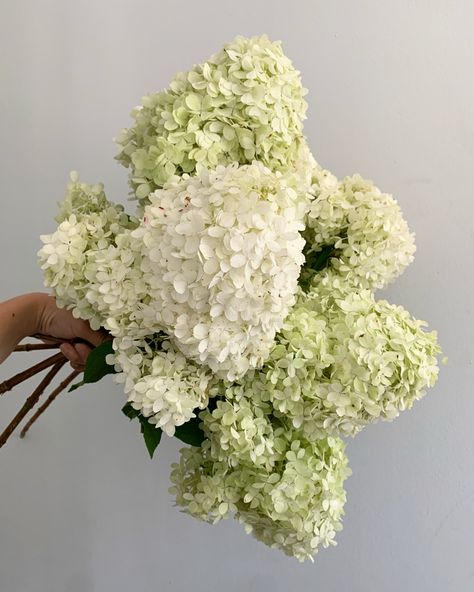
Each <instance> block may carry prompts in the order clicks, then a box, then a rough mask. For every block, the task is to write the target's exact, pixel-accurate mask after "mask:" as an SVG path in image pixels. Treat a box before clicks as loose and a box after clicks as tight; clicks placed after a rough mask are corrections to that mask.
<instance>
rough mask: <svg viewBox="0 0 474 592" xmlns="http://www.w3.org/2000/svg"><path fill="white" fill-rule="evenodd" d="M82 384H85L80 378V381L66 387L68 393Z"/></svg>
mask: <svg viewBox="0 0 474 592" xmlns="http://www.w3.org/2000/svg"><path fill="white" fill-rule="evenodd" d="M84 384H86V383H85V382H84V381H83V380H81V382H76V383H75V384H73V385H72V386H71V387H70V388H69V389H68V393H70V392H71V391H75V390H76V389H78V388H79V387H80V386H83V385H84Z"/></svg>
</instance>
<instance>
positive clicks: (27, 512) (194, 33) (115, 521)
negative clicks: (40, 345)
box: [0, 0, 474, 592]
mask: <svg viewBox="0 0 474 592" xmlns="http://www.w3.org/2000/svg"><path fill="white" fill-rule="evenodd" d="M1 14H2V16H1V24H0V29H1V30H0V39H1V41H0V43H1V45H2V48H1V51H0V68H1V70H0V72H1V73H0V76H1V78H0V80H1V92H0V105H1V108H0V126H1V136H0V180H1V193H2V195H1V202H0V204H1V205H0V221H1V234H0V273H1V280H0V281H1V286H0V300H4V299H7V298H9V297H11V296H13V295H15V294H20V293H24V292H28V291H36V290H38V289H41V288H42V277H41V273H40V271H39V268H38V267H37V265H36V251H37V250H38V248H39V246H40V241H39V235H40V234H43V233H47V232H51V231H52V230H53V228H54V222H53V217H54V215H55V214H56V202H57V201H58V200H60V199H62V197H63V194H64V187H65V184H66V182H67V176H68V173H69V171H70V170H71V169H77V170H78V171H79V172H80V174H81V176H82V178H83V179H84V180H85V181H90V182H95V181H99V180H102V181H104V182H105V186H106V190H107V191H108V195H109V196H110V197H111V198H112V199H115V200H117V201H123V202H124V203H125V202H126V194H127V186H126V171H125V170H124V169H122V167H120V166H119V165H118V163H117V162H116V161H114V160H113V158H112V157H113V155H114V154H115V153H116V147H115V145H114V143H113V142H112V138H113V137H114V136H115V135H116V134H117V132H118V131H119V130H120V129H121V128H122V127H125V126H127V125H129V123H130V119H129V112H130V110H131V108H132V107H133V106H134V105H136V104H137V103H138V102H139V99H140V97H141V96H142V95H143V94H145V93H147V92H151V91H153V90H158V89H160V88H162V87H165V86H166V85H167V84H168V81H169V79H170V77H171V76H172V74H173V73H175V72H176V71H178V70H184V69H187V68H188V67H190V66H191V65H192V64H193V63H196V62H198V61H201V60H203V59H205V58H206V57H207V56H209V55H210V54H211V53H213V52H214V51H216V50H217V49H219V47H220V46H221V45H222V44H223V43H224V42H225V41H228V40H230V39H232V38H233V37H234V36H235V35H236V34H239V33H240V34H245V35H251V34H260V33H263V32H267V33H268V34H269V35H270V36H271V37H272V38H274V39H282V41H283V43H284V49H285V51H286V53H287V54H288V55H289V56H290V57H291V58H292V59H293V61H294V63H295V64H296V66H297V67H298V68H299V69H300V70H301V71H302V76H303V82H304V84H305V86H306V87H307V88H309V91H310V94H309V97H308V98H309V103H310V109H309V118H308V120H307V123H306V132H307V135H308V138H309V140H310V144H311V146H312V148H313V152H314V154H315V156H316V158H317V159H318V161H319V162H321V163H322V164H323V165H325V166H326V167H328V168H330V169H331V170H333V171H334V172H335V173H336V174H337V175H339V176H344V175H346V174H351V173H354V172H360V173H361V174H362V175H365V176H366V177H369V178H372V179H373V180H374V181H375V182H376V183H377V184H378V185H379V186H380V187H381V188H382V189H383V190H385V191H387V192H391V193H393V194H394V195H395V196H396V197H397V198H398V199H399V201H400V203H401V205H402V208H403V209H404V212H405V214H406V217H407V219H408V221H409V223H410V225H411V227H412V228H413V230H415V231H416V234H417V244H418V251H417V255H416V260H415V262H414V263H413V265H412V266H411V267H410V269H409V270H408V271H406V273H405V274H404V275H403V276H402V277H401V278H400V279H399V280H398V281H397V283H396V284H395V285H394V286H393V287H391V288H390V290H388V291H387V292H386V294H385V295H386V296H387V297H388V298H389V299H390V300H391V301H393V302H397V303H400V304H403V305H404V306H406V307H407V308H408V309H409V310H410V311H411V312H412V313H413V314H415V315H416V316H418V317H421V318H423V319H426V320H427V321H429V323H430V325H431V326H432V327H433V328H436V329H438V331H439V337H440V340H441V343H442V345H443V346H444V352H445V354H446V355H448V356H449V358H450V363H449V365H448V366H447V367H442V371H441V376H440V379H439V382H438V384H437V386H436V388H434V389H433V390H432V391H431V392H430V393H429V394H428V396H427V397H426V398H424V399H423V400H422V401H421V402H419V403H417V404H416V405H415V407H414V409H413V410H412V411H411V412H407V413H405V414H404V415H402V416H401V417H400V418H399V419H398V420H397V421H395V422H394V423H391V424H390V423H386V424H378V425H376V426H373V427H369V428H368V429H366V430H365V431H364V432H363V433H362V434H361V435H360V436H358V437H357V438H356V439H354V440H351V441H350V442H349V444H348V454H349V457H350V461H351V466H352V469H353V476H352V477H351V478H350V479H349V480H348V481H347V490H348V503H347V507H346V510H347V511H346V516H345V520H344V525H345V528H344V530H343V531H342V533H340V534H339V536H338V541H339V545H338V547H335V548H331V549H328V550H323V551H321V552H320V554H319V555H318V556H317V558H316V562H315V564H313V565H312V564H304V565H300V564H299V563H298V562H296V561H295V560H292V559H289V558H286V557H285V556H283V555H282V554H280V553H278V552H276V551H271V550H269V549H267V548H266V547H264V546H263V545H261V544H260V543H257V542H256V541H254V540H253V539H252V538H251V537H249V536H247V535H245V533H244V531H243V530H242V529H241V527H240V526H239V525H238V524H237V523H233V522H227V523H225V524H222V525H219V526H217V527H211V526H208V525H206V524H202V523H199V522H197V521H195V520H194V519H192V518H190V517H188V516H186V515H184V514H181V513H180V512H179V511H178V510H177V509H175V508H173V506H172V498H171V496H170V495H169V494H168V492H167V488H168V486H169V479H168V475H169V465H170V463H171V462H172V461H173V460H174V459H176V458H177V451H178V448H179V443H178V442H177V441H174V440H166V439H164V442H163V444H162V446H161V448H160V449H159V453H158V455H157V456H156V458H155V459H154V460H153V461H150V460H149V459H148V458H147V455H146V451H145V449H144V447H143V444H142V442H141V439H140V437H139V434H138V426H137V425H133V424H129V423H128V421H127V420H126V419H125V418H124V417H123V416H122V415H121V413H120V408H121V406H122V404H123V402H124V395H123V393H122V392H121V391H120V389H119V387H118V386H115V385H114V384H113V383H112V381H104V382H101V383H100V384H99V385H97V386H96V387H95V388H90V389H88V390H87V391H85V390H83V391H77V393H74V394H69V395H64V396H63V397H62V399H61V400H58V401H57V402H56V403H55V405H54V406H53V407H52V408H51V410H50V412H48V414H47V416H45V417H44V418H43V419H42V420H41V422H38V424H37V425H36V426H35V428H34V429H33V430H32V432H31V434H30V435H29V436H28V438H27V439H26V440H25V441H21V440H19V439H18V438H17V437H14V438H13V439H12V441H11V442H10V443H9V444H8V445H7V446H6V447H5V448H3V449H2V450H1V452H0V480H1V485H0V529H1V534H0V589H1V590H2V592H3V591H4V592H65V591H67V592H82V591H87V592H89V591H97V592H99V591H100V592H104V591H109V590H110V591H112V590H113V591H114V592H128V591H130V590H140V591H148V590H150V591H151V590H160V591H165V590H166V591H168V590H173V591H182V590H193V591H195V592H201V591H206V592H207V591H214V590H226V591H227V592H234V591H235V592H237V591H242V590H244V591H252V590H255V591H257V590H258V591H272V592H281V591H285V592H286V591H287V590H290V589H291V590H294V591H295V592H300V591H305V592H306V591H308V590H324V591H325V592H346V591H348V592H373V591H374V592H379V591H384V592H399V591H400V590H404V591H407V592H411V591H416V592H425V591H426V592H428V591H429V592H445V591H448V590H449V591H450V592H468V591H470V590H472V589H474V542H473V526H474V524H473V522H474V519H473V516H474V472H473V453H474V440H473V435H472V434H473V430H472V417H473V412H474V405H473V398H472V388H473V387H472V384H473V378H474V376H473V345H472V343H473V339H472V334H473V329H474V327H473V317H472V310H473V307H474V303H473V298H472V296H473V290H474V283H473V264H472V258H473V257H472V256H473V245H474V231H473V215H474V206H473V202H474V195H473V182H472V170H473V159H474V117H473V115H474V112H473V106H474V81H473V65H474V64H473V58H474V42H473V34H472V25H473V22H474V4H473V3H472V2H469V1H468V0H466V1H462V0H444V1H442V0H429V1H428V0H426V1H422V0H418V1H417V0H412V1H408V0H403V1H398V2H395V1H388V0H365V1H351V0H346V1H340V0H339V1H332V2H329V1H326V2H324V1H311V2H310V1H298V0H292V1H291V2H288V1H275V0H273V1H272V2H270V1H268V2H263V1H260V2H258V1H256V0H251V1H249V0H240V1H239V2H237V1H236V2H232V3H230V2H224V1H220V2H218V1H217V0H216V1H211V0H202V1H201V2H197V1H195V2H187V3H184V2H181V3H179V2H172V1H159V2H158V1H156V0H155V1H154V2H152V1H145V0H120V1H118V0H115V1H112V0H109V1H105V0H103V1H102V2H99V1H98V2H92V1H76V2H61V1H60V0H50V1H47V0H30V1H25V0H15V2H6V1H5V2H2V12H1ZM27 356H28V359H29V360H32V359H35V354H15V356H12V357H11V358H10V359H9V360H8V361H7V362H6V363H5V364H4V365H2V367H1V368H0V378H1V379H4V378H6V377H8V376H10V375H11V374H13V373H14V372H15V371H19V370H20V369H22V368H23V365H24V363H25V359H26V357H27ZM31 388H32V387H31V385H29V384H28V385H25V386H24V388H23V389H18V390H17V391H16V392H14V393H10V394H9V395H8V396H5V397H2V400H1V401H0V405H1V407H0V417H1V422H0V423H1V425H2V426H4V425H6V423H7V422H8V421H9V419H10V417H11V416H12V415H13V413H14V412H15V411H16V409H17V408H18V407H19V405H20V404H21V401H22V400H23V399H24V397H25V396H26V395H27V394H28V390H29V389H30V390H31Z"/></svg>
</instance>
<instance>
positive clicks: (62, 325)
mask: <svg viewBox="0 0 474 592" xmlns="http://www.w3.org/2000/svg"><path fill="white" fill-rule="evenodd" d="M37 298H38V307H39V308H38V322H37V327H38V329H37V333H41V334H42V335H45V336H50V337H55V338H57V339H65V340H72V339H77V338H79V339H82V340H84V342H87V343H84V342H80V343H74V344H73V343H63V344H61V346H60V350H61V352H62V353H63V355H64V356H65V357H66V358H67V359H68V360H69V362H70V364H71V366H72V368H74V370H79V371H81V372H82V371H83V370H84V368H85V365H86V361H87V358H88V356H89V354H90V352H91V351H92V349H93V348H94V347H96V346H98V345H100V344H101V343H103V342H104V341H107V340H109V339H112V336H111V335H110V334H109V333H107V331H105V329H101V330H100V331H93V330H92V329H91V328H90V325H89V323H88V322H87V321H84V320H82V319H76V318H75V317H74V316H73V315H72V312H71V311H70V310H67V309H64V308H58V306H57V304H56V300H55V299H54V297H53V296H50V295H48V294H41V293H38V294H37ZM46 340H47V339H46V338H45V339H44V341H46Z"/></svg>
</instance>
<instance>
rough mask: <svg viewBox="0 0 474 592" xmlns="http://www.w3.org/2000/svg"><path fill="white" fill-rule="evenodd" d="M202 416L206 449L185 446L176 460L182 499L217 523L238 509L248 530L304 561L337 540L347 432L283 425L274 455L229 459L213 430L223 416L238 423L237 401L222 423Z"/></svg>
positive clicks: (272, 436)
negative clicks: (260, 459) (312, 436)
mask: <svg viewBox="0 0 474 592" xmlns="http://www.w3.org/2000/svg"><path fill="white" fill-rule="evenodd" d="M202 415H203V416H204V418H205V419H204V431H205V433H206V435H207V436H208V437H209V438H210V439H206V440H205V441H204V443H203V445H202V446H201V447H200V448H194V447H192V448H184V449H183V450H182V451H181V458H180V462H179V463H173V464H172V471H171V481H172V482H173V484H174V485H173V486H172V487H171V488H170V492H171V493H174V494H175V495H176V503H177V505H179V506H183V507H185V508H186V510H187V511H188V512H189V513H190V514H192V515H193V516H195V517H197V518H200V519H201V520H204V521H206V522H210V523H212V524H216V523H217V522H219V521H220V520H221V519H223V518H228V517H229V516H230V515H234V516H235V518H236V519H237V520H238V521H239V522H241V523H242V524H244V526H245V531H246V532H247V533H248V534H250V533H251V534H252V535H253V536H254V537H255V538H256V539H258V540H260V541H262V542H264V543H265V544H266V545H268V546H270V547H273V548H277V549H280V550H281V551H283V552H284V553H285V554H287V555H290V556H292V557H296V558H297V559H299V560H300V561H304V560H306V559H310V560H312V558H313V555H314V554H315V553H316V552H317V550H318V548H319V547H320V546H322V547H328V546H329V545H335V544H336V542H335V540H334V537H335V535H336V532H338V531H339V530H341V528H342V522H341V519H342V516H343V514H344V509H343V508H344V504H345V502H346V493H345V490H344V487H343V483H344V480H345V479H346V478H347V477H348V476H349V475H350V474H351V470H350V469H349V467H348V462H347V457H346V455H345V452H344V448H345V445H344V442H343V441H342V440H341V439H340V438H333V437H331V436H329V437H327V438H322V439H319V440H309V439H307V438H306V437H305V436H304V435H303V434H302V433H301V432H298V431H297V430H293V429H291V428H290V429H289V428H288V426H285V425H284V423H282V424H280V425H278V424H276V425H274V426H272V428H271V432H269V434H268V438H267V445H271V456H272V459H271V461H269V462H268V463H261V464H258V463H254V462H252V461H251V460H250V459H249V458H247V459H246V458H241V459H240V460H239V462H237V463H229V462H227V460H226V456H225V454H222V453H219V447H218V446H217V447H213V445H212V434H213V432H212V431H211V430H212V428H213V427H215V428H217V430H219V429H220V427H219V426H222V425H223V423H222V421H220V420H224V418H225V420H224V421H225V422H226V424H227V425H232V424H231V423H230V422H231V421H234V422H235V425H236V427H237V429H239V428H240V426H239V421H238V420H237V417H238V415H239V408H238V405H237V406H236V408H234V412H231V411H229V410H227V411H225V412H224V414H223V415H222V416H221V415H220V413H219V414H218V415H216V418H215V419H216V421H215V423H212V422H211V423H208V421H206V417H209V414H207V413H206V412H202ZM230 415H233V417H232V418H231V417H230ZM277 425H278V427H277ZM245 456H247V455H245V454H244V455H243V457H245Z"/></svg>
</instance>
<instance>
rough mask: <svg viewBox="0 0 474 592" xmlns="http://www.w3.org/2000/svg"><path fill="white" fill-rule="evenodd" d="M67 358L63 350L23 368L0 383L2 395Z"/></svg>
mask: <svg viewBox="0 0 474 592" xmlns="http://www.w3.org/2000/svg"><path fill="white" fill-rule="evenodd" d="M65 360H66V358H65V356H64V355H63V354H62V352H60V353H57V354H54V356H50V357H49V358H46V359H44V360H42V361H41V362H38V364H35V365H34V366H31V368H27V369H26V370H23V372H20V373H19V374H15V376H12V377H11V378H8V379H7V380H5V381H4V382H2V383H0V395H3V394H4V393H6V392H8V391H11V389H12V388H14V387H15V386H16V385H17V384H20V383H21V382H23V381H25V380H27V379H28V378H31V377H32V376H34V375H35V374H38V372H41V371H42V370H44V369H45V368H49V366H53V365H54V364H56V363H57V362H59V361H65Z"/></svg>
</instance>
